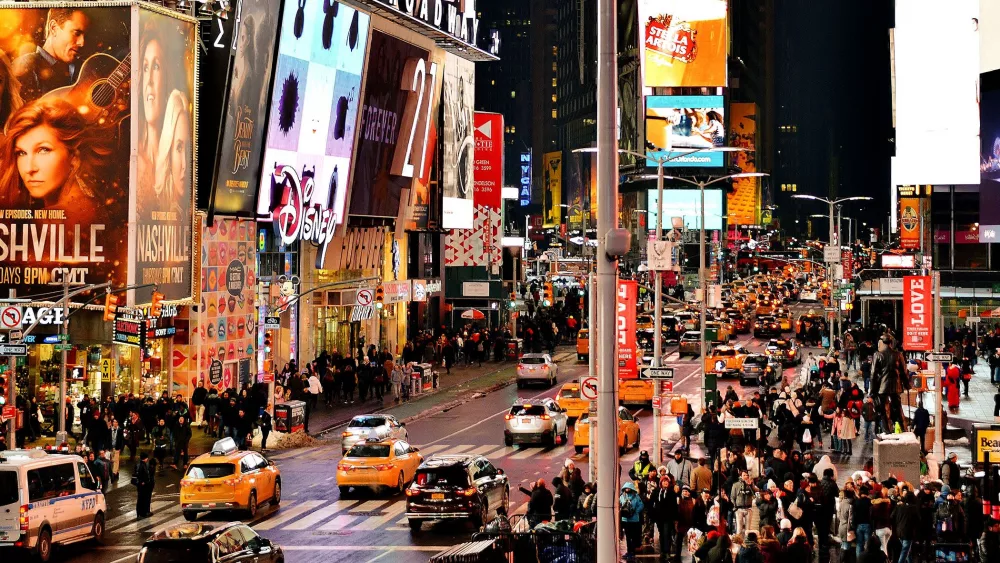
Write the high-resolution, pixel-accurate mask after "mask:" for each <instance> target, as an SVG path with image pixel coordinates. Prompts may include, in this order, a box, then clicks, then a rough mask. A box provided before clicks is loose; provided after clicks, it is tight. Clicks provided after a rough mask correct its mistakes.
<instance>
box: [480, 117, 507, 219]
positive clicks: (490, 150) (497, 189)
mask: <svg viewBox="0 0 1000 563" xmlns="http://www.w3.org/2000/svg"><path fill="white" fill-rule="evenodd" d="M475 155H476V167H475V170H474V172H473V173H474V174H475V187H476V188H475V189H476V194H475V198H474V201H475V204H476V206H477V207H478V206H480V205H482V206H485V207H489V208H491V209H500V195H501V193H502V191H503V155H504V142H503V114H500V113H486V112H481V111H477V112H476V153H475Z"/></svg>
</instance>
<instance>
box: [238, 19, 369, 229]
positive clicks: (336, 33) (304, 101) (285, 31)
mask: <svg viewBox="0 0 1000 563" xmlns="http://www.w3.org/2000/svg"><path fill="white" fill-rule="evenodd" d="M369 24H370V18H369V16H368V15H367V14H365V13H363V12H359V11H357V10H355V9H354V8H351V7H349V6H347V5H346V4H341V3H339V2H324V3H320V2H309V3H306V2H300V3H296V2H286V3H285V11H284V14H283V15H282V24H281V35H280V39H279V43H278V63H277V66H276V67H275V71H274V81H273V84H274V85H273V88H272V90H271V109H270V114H269V118H270V119H269V122H268V124H267V142H266V149H265V153H264V165H263V168H262V170H261V180H260V192H259V197H258V201H257V216H258V220H260V219H263V220H268V219H278V218H279V216H281V217H282V218H281V219H280V221H281V222H283V223H284V227H282V229H283V230H284V231H285V233H286V234H289V235H290V238H295V236H297V235H298V234H299V233H301V232H302V229H301V228H300V227H301V226H302V223H303V221H302V219H303V216H304V214H305V207H307V206H308V207H309V208H312V209H316V208H317V207H318V208H319V211H318V212H317V214H316V217H315V219H314V220H310V221H309V222H310V223H311V224H313V225H314V226H313V227H312V228H311V229H310V231H309V233H308V234H309V236H310V238H312V239H313V240H314V241H316V238H315V236H313V235H320V233H327V232H332V229H329V227H330V226H332V225H336V224H339V223H342V222H343V221H344V217H345V215H346V209H345V208H346V204H347V181H348V179H349V178H350V175H351V170H350V167H351V156H352V154H353V152H354V131H355V125H356V123H357V121H358V109H359V102H360V96H361V71H362V67H363V66H364V60H365V46H366V45H367V39H368V28H369ZM310 184H311V187H310ZM310 191H311V193H309V192H310ZM316 224H322V227H316V226H315V225H316ZM320 236H324V238H325V235H320ZM317 242H321V241H317Z"/></svg>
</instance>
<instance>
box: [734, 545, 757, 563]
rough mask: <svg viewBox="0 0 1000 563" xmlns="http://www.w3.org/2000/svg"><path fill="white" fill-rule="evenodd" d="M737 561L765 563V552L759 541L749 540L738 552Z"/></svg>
mask: <svg viewBox="0 0 1000 563" xmlns="http://www.w3.org/2000/svg"><path fill="white" fill-rule="evenodd" d="M736 563H764V554H763V553H761V551H760V547H759V546H758V545H757V542H754V541H747V542H746V543H744V544H743V547H741V548H740V551H739V553H737V554H736Z"/></svg>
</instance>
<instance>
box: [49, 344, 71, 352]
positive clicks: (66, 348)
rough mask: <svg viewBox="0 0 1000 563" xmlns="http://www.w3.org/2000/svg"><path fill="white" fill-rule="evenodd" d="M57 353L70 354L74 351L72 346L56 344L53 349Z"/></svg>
mask: <svg viewBox="0 0 1000 563" xmlns="http://www.w3.org/2000/svg"><path fill="white" fill-rule="evenodd" d="M52 348H53V349H54V350H55V351H56V352H69V351H70V350H72V349H73V345H72V344H56V345H55V346H53V347H52Z"/></svg>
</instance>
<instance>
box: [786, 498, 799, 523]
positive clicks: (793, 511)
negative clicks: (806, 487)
mask: <svg viewBox="0 0 1000 563" xmlns="http://www.w3.org/2000/svg"><path fill="white" fill-rule="evenodd" d="M788 515H789V516H791V517H792V518H794V519H796V520H798V519H799V518H802V508H801V507H799V499H795V501H794V502H792V504H790V505H788Z"/></svg>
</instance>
